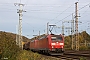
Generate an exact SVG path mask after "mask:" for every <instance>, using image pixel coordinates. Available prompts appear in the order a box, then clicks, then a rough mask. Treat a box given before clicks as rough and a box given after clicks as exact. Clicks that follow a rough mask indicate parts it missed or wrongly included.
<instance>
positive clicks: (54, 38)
mask: <svg viewBox="0 0 90 60" xmlns="http://www.w3.org/2000/svg"><path fill="white" fill-rule="evenodd" d="M51 40H62V37H61V36H52V37H51Z"/></svg>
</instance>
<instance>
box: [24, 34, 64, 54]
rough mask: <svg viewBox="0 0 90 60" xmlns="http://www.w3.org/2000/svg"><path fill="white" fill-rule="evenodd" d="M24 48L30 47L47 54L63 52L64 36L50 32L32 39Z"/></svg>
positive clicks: (32, 49)
mask: <svg viewBox="0 0 90 60" xmlns="http://www.w3.org/2000/svg"><path fill="white" fill-rule="evenodd" d="M24 49H30V50H31V51H36V52H40V53H46V54H51V55H53V54H61V53H63V52H64V37H63V36H62V35H61V34H60V35H54V34H49V35H45V36H43V37H41V38H39V39H36V40H32V41H31V42H28V43H26V44H24Z"/></svg>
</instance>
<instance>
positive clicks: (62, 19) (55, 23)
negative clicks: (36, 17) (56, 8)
mask: <svg viewBox="0 0 90 60" xmlns="http://www.w3.org/2000/svg"><path fill="white" fill-rule="evenodd" d="M89 5H90V3H89V4H87V5H85V6H83V7H81V8H80V9H79V10H82V9H83V8H85V7H87V6H89ZM79 10H78V11H79ZM73 13H75V12H73ZM71 15H72V13H71V14H69V15H68V16H66V17H65V18H63V19H61V20H59V21H58V22H56V23H55V24H57V23H59V22H60V21H62V20H64V19H66V18H68V17H69V16H71Z"/></svg>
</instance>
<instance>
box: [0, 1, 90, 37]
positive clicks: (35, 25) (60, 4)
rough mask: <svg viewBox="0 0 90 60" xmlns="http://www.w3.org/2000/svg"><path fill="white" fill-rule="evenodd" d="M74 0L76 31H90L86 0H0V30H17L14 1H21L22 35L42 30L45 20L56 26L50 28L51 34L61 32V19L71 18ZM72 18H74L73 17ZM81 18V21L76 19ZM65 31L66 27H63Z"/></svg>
mask: <svg viewBox="0 0 90 60" xmlns="http://www.w3.org/2000/svg"><path fill="white" fill-rule="evenodd" d="M76 2H78V15H79V16H80V17H78V21H79V23H78V24H79V26H78V28H79V32H82V31H87V32H88V33H89V34H90V0H0V30H1V31H6V32H12V33H15V34H16V33H17V32H18V28H17V26H18V21H19V15H18V13H17V9H19V6H15V5H14V3H22V4H25V5H24V6H23V10H25V11H26V12H23V13H22V14H23V16H22V35H23V36H26V37H28V38H32V37H34V36H33V35H39V31H40V34H45V33H46V28H47V23H48V22H49V24H54V25H56V26H57V27H60V28H57V27H55V28H54V29H53V32H54V33H55V34H61V33H62V28H61V27H62V22H65V21H69V22H70V21H71V20H72V13H73V15H74V17H75V3H76ZM74 20H75V18H74ZM80 22H82V23H80ZM64 26H65V27H71V23H67V22H65V23H64ZM64 33H65V34H66V35H68V34H70V29H65V31H64Z"/></svg>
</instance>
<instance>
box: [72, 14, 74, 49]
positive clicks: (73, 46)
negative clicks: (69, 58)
mask: <svg viewBox="0 0 90 60" xmlns="http://www.w3.org/2000/svg"><path fill="white" fill-rule="evenodd" d="M71 35H72V50H73V49H74V18H73V14H72V20H71Z"/></svg>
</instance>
